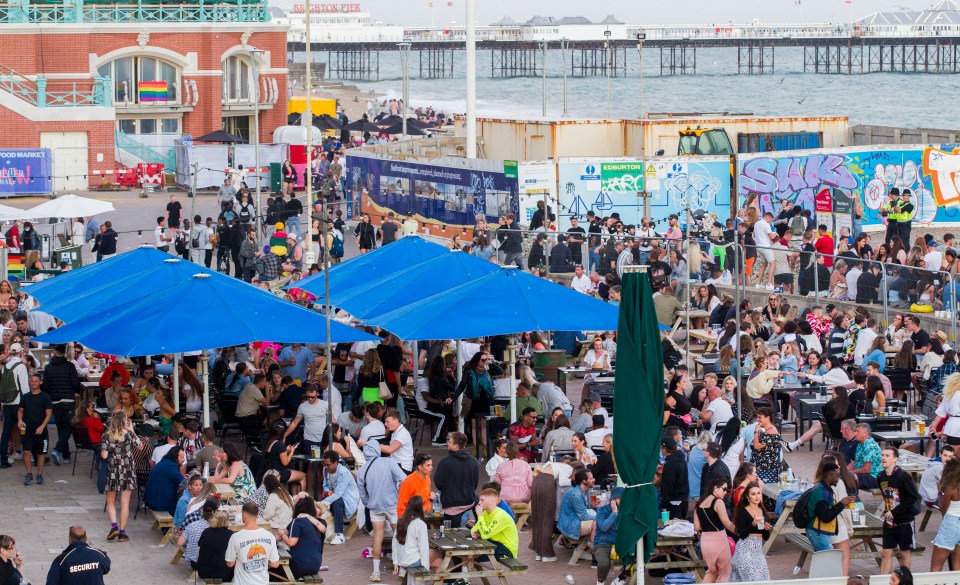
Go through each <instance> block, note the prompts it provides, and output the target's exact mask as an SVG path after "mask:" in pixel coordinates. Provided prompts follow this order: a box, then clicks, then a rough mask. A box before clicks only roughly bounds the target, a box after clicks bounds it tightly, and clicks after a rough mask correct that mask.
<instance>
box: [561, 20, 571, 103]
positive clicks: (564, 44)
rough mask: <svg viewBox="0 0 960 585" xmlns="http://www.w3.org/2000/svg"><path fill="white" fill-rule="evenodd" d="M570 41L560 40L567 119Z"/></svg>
mask: <svg viewBox="0 0 960 585" xmlns="http://www.w3.org/2000/svg"><path fill="white" fill-rule="evenodd" d="M569 46H570V40H569V39H567V38H563V39H560V52H561V53H562V54H563V117H564V118H566V117H567V48H568V47H569Z"/></svg>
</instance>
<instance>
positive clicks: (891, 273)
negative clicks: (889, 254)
mask: <svg viewBox="0 0 960 585" xmlns="http://www.w3.org/2000/svg"><path fill="white" fill-rule="evenodd" d="M698 242H699V243H700V245H701V247H702V246H703V245H704V244H705V243H706V242H705V241H703V240H698ZM727 246H728V250H730V251H729V252H728V253H727V268H728V269H729V268H730V267H732V270H731V273H732V277H733V283H732V286H734V287H736V289H737V290H738V293H739V292H740V291H742V293H743V295H742V296H745V295H746V291H748V290H751V289H752V290H760V289H759V288H758V287H757V286H756V285H755V284H754V283H752V282H749V279H750V278H753V279H755V280H757V281H759V280H760V278H761V277H762V275H760V274H758V270H759V269H760V268H761V267H763V261H762V259H761V257H760V255H759V253H758V255H757V258H756V260H755V261H754V263H753V270H752V275H751V276H750V277H747V276H746V275H745V274H744V269H743V268H744V266H745V262H744V261H743V258H744V256H745V254H744V251H745V250H747V249H752V250H757V249H758V248H757V247H756V246H748V247H744V246H743V245H741V244H732V243H731V244H727ZM773 250H774V253H775V254H776V253H778V252H779V253H783V251H782V250H779V251H778V250H777V249H776V248H774V249H773ZM797 252H801V251H800V250H799V249H798V248H796V247H792V248H790V249H789V253H790V254H795V253H797ZM804 254H806V256H805V255H804ZM825 258H830V259H831V260H832V262H831V264H832V266H830V267H826V266H823V265H822V264H821V260H823V259H825ZM804 260H807V262H804ZM811 261H812V263H811ZM840 261H842V262H843V263H844V264H845V265H846V266H847V268H846V270H850V269H851V268H850V267H849V266H850V264H851V263H853V264H854V265H856V266H858V267H859V268H860V269H861V271H862V273H866V272H867V271H868V270H869V269H870V266H871V265H872V266H880V267H881V271H880V274H879V276H880V279H879V286H878V287H877V290H876V299H875V300H872V301H871V302H869V303H861V304H864V305H865V306H866V307H870V306H875V307H878V308H879V309H881V310H882V314H883V322H884V326H886V325H887V324H888V323H889V322H890V312H891V310H892V311H894V312H897V311H907V312H911V311H910V310H911V307H912V306H913V305H914V304H917V305H930V306H932V307H933V310H932V311H929V312H927V313H920V316H921V317H923V316H927V317H933V318H937V319H949V322H950V328H951V336H952V338H953V339H957V328H958V319H957V311H958V309H960V294H958V290H957V289H958V287H960V275H956V274H953V273H950V272H947V271H944V270H932V269H929V268H921V267H914V266H905V265H900V264H893V263H881V262H878V261H876V260H870V259H862V258H856V257H851V256H840V255H836V254H822V253H820V252H816V251H814V252H801V256H800V257H799V258H798V259H797V262H796V264H795V265H794V266H793V268H792V269H791V273H790V274H791V275H792V276H793V285H792V286H793V287H794V291H795V292H793V293H791V292H789V291H787V290H786V287H784V288H783V289H782V290H781V289H780V288H775V289H774V290H775V291H777V292H778V294H788V295H789V294H795V295H797V296H799V297H800V299H801V300H802V299H809V301H810V303H811V304H814V305H822V304H823V303H825V302H829V301H831V300H838V301H849V302H854V303H856V302H857V297H858V294H857V291H856V290H854V291H850V290H849V289H846V288H843V287H837V290H824V289H823V287H821V280H822V279H826V280H827V281H828V283H829V280H830V279H831V278H832V277H833V275H834V273H835V271H836V270H837V262H840ZM801 264H802V265H801ZM765 268H766V269H767V270H769V267H765ZM821 269H822V271H825V272H826V274H824V276H823V277H821V276H820V274H819V273H820V272H821ZM843 274H844V278H843V282H844V284H846V272H844V273H843ZM705 276H706V275H704V274H701V275H700V278H696V276H695V275H691V278H692V279H693V280H691V283H694V286H695V285H696V284H697V283H702V282H704V281H705V280H706V278H705ZM764 282H765V279H764ZM858 282H859V278H858ZM774 286H775V287H777V285H774ZM827 288H829V286H828V287H827ZM839 290H844V291H845V292H844V293H842V294H838V291H839ZM925 295H928V297H929V298H923V297H924V296H925ZM737 302H738V303H739V299H738V300H737Z"/></svg>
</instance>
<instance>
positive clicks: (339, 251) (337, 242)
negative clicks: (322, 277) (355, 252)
mask: <svg viewBox="0 0 960 585" xmlns="http://www.w3.org/2000/svg"><path fill="white" fill-rule="evenodd" d="M330 256H332V257H334V258H343V239H342V238H338V237H336V236H334V237H333V243H332V244H331V245H330Z"/></svg>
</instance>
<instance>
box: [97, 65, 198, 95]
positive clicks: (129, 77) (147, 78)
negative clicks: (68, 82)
mask: <svg viewBox="0 0 960 585" xmlns="http://www.w3.org/2000/svg"><path fill="white" fill-rule="evenodd" d="M97 73H99V74H100V75H101V76H109V77H110V79H111V82H112V83H113V88H114V102H116V103H117V104H118V105H123V104H127V105H129V104H142V105H145V106H150V105H166V104H173V103H178V91H177V89H178V87H179V81H180V70H179V69H178V68H177V66H176V65H173V64H172V63H168V62H167V61H163V60H162V59H157V58H156V57H120V58H119V59H114V60H113V61H110V62H109V63H106V64H104V65H101V66H100V68H99V69H98V70H97ZM161 84H162V85H161Z"/></svg>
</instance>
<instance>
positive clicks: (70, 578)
mask: <svg viewBox="0 0 960 585" xmlns="http://www.w3.org/2000/svg"><path fill="white" fill-rule="evenodd" d="M109 572H110V557H108V556H107V554H106V553H105V552H103V551H101V550H97V549H95V548H90V545H88V544H87V531H86V530H84V529H83V527H82V526H71V527H70V545H69V546H67V548H65V549H64V550H63V552H62V553H60V555H59V556H57V558H56V559H54V560H53V563H52V564H51V565H50V571H49V572H47V585H103V576H104V575H106V574H107V573H109Z"/></svg>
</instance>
